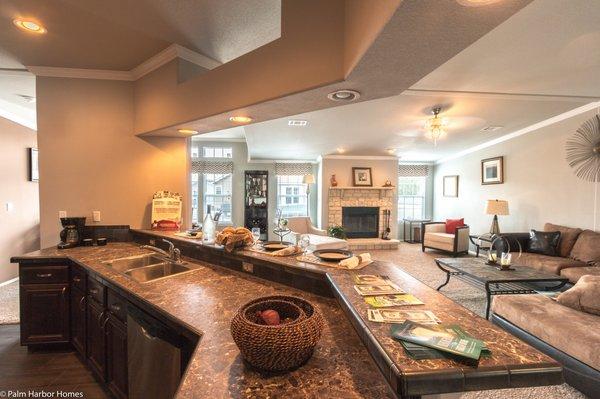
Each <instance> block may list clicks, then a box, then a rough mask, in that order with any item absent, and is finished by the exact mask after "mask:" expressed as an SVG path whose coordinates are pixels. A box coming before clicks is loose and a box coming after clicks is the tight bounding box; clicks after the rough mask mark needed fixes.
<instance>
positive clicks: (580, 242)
mask: <svg viewBox="0 0 600 399" xmlns="http://www.w3.org/2000/svg"><path fill="white" fill-rule="evenodd" d="M544 231H560V233H561V237H560V241H559V243H558V256H548V255H541V254H537V253H529V252H527V243H528V240H529V233H506V234H501V236H502V237H504V238H506V240H507V242H508V244H509V245H510V251H511V252H513V262H514V263H515V264H518V265H523V266H529V267H533V268H535V269H538V270H541V271H544V272H547V273H552V274H557V275H561V276H564V277H566V278H568V279H569V281H570V282H571V283H573V284H574V283H576V282H577V280H579V278H580V277H581V276H584V275H586V274H592V275H600V233H597V232H594V231H591V230H581V229H578V228H572V227H565V226H560V225H556V224H552V223H546V224H545V225H544ZM497 245H499V246H498V247H497V248H498V249H499V250H501V251H504V250H506V248H505V247H506V246H507V244H506V242H498V244H497ZM519 247H521V249H522V253H521V257H520V258H518V259H517V255H516V254H514V252H518V249H519Z"/></svg>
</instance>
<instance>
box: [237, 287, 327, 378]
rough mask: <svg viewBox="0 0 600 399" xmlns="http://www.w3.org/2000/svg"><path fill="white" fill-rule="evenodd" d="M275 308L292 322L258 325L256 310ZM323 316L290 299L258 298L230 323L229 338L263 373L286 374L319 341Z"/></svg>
mask: <svg viewBox="0 0 600 399" xmlns="http://www.w3.org/2000/svg"><path fill="white" fill-rule="evenodd" d="M266 309H274V310H276V311H277V312H279V313H280V315H281V318H282V319H283V318H285V317H292V318H294V316H295V315H297V317H295V319H294V320H293V321H291V322H288V323H285V324H280V325H277V326H269V325H264V324H259V323H257V321H258V316H257V314H256V311H257V310H266ZM322 329H323V316H322V315H321V312H320V311H319V310H318V309H317V308H316V307H315V306H313V305H312V304H311V303H310V302H307V301H305V300H304V299H302V298H298V297H292V296H271V297H263V298H258V299H255V300H253V301H250V302H248V303H247V304H245V305H243V306H242V307H241V308H240V309H238V311H237V312H236V314H235V316H234V317H233V319H232V320H231V335H232V336H233V340H234V341H235V343H236V345H237V346H238V348H239V349H240V352H241V354H242V357H243V358H244V360H246V362H248V363H249V364H250V365H252V366H253V367H256V368H258V369H260V370H265V371H286V370H290V369H294V368H296V367H299V366H301V365H302V364H304V363H306V361H308V359H310V357H311V356H312V354H313V351H314V348H315V346H316V344H317V342H318V341H319V339H320V338H321V331H322Z"/></svg>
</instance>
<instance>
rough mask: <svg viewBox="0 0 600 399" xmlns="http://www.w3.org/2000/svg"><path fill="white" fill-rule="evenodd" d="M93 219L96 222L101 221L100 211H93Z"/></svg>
mask: <svg viewBox="0 0 600 399" xmlns="http://www.w3.org/2000/svg"><path fill="white" fill-rule="evenodd" d="M92 220H93V221H94V222H99V221H100V220H101V219H100V211H92Z"/></svg>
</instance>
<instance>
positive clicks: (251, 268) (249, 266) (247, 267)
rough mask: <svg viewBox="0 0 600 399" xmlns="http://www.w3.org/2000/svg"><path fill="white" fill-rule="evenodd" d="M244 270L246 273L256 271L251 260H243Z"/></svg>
mask: <svg viewBox="0 0 600 399" xmlns="http://www.w3.org/2000/svg"><path fill="white" fill-rule="evenodd" d="M242 270H243V271H245V272H246V273H254V265H253V264H252V263H249V262H242Z"/></svg>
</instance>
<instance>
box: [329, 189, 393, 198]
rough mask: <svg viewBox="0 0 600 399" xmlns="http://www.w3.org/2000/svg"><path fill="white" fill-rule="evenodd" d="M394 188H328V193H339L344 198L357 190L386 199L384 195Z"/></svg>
mask: <svg viewBox="0 0 600 399" xmlns="http://www.w3.org/2000/svg"><path fill="white" fill-rule="evenodd" d="M395 188H396V187H393V186H392V187H356V186H336V187H329V192H330V193H331V192H336V191H338V190H339V191H341V194H342V195H341V196H342V197H345V196H346V193H347V192H350V193H352V192H354V191H357V190H359V191H360V190H373V191H377V192H379V198H382V197H386V195H385V193H387V192H389V191H392V190H394V189H395Z"/></svg>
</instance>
